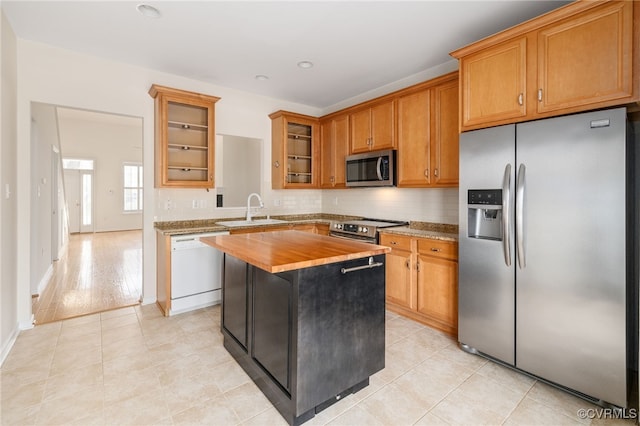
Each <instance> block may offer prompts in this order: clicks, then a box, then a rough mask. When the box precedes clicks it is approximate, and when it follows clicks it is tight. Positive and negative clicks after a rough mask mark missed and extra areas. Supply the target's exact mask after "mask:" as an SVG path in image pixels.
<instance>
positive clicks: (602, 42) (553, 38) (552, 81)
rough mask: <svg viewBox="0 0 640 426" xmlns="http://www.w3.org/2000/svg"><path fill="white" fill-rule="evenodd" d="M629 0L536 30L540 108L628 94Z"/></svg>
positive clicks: (592, 102) (546, 109)
mask: <svg viewBox="0 0 640 426" xmlns="http://www.w3.org/2000/svg"><path fill="white" fill-rule="evenodd" d="M632 58H633V2H631V1H622V2H611V3H607V4H604V5H602V6H600V7H598V8H595V9H593V10H591V11H589V12H586V13H583V14H579V15H577V16H574V17H571V18H568V19H565V20H564V21H560V22H559V23H557V24H553V25H549V26H547V27H545V28H543V29H541V30H540V31H539V32H538V64H537V71H538V88H539V92H538V107H537V111H538V112H540V113H543V112H549V111H556V110H561V109H566V108H572V107H577V106H581V105H590V107H596V106H597V105H596V104H598V103H601V102H606V101H611V100H616V99H624V98H627V97H629V98H631V97H632V95H633V81H632V71H633V70H632V67H633V64H632Z"/></svg>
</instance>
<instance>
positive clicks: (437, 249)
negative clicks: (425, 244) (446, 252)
mask: <svg viewBox="0 0 640 426" xmlns="http://www.w3.org/2000/svg"><path fill="white" fill-rule="evenodd" d="M431 251H442V249H439V248H436V247H431Z"/></svg>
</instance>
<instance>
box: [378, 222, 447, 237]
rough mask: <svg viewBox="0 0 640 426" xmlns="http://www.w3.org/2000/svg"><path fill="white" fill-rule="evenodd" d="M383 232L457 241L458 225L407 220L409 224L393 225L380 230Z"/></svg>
mask: <svg viewBox="0 0 640 426" xmlns="http://www.w3.org/2000/svg"><path fill="white" fill-rule="evenodd" d="M380 232H381V233H385V234H396V235H407V236H409V237H420V238H432V239H434V240H443V241H455V242H457V241H458V225H449V224H444V223H431V222H413V221H411V222H409V226H394V227H391V228H384V229H381V230H380Z"/></svg>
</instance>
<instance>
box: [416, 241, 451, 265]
mask: <svg viewBox="0 0 640 426" xmlns="http://www.w3.org/2000/svg"><path fill="white" fill-rule="evenodd" d="M418 253H421V254H424V255H428V256H436V257H443V258H447V259H453V260H457V259H458V243H454V242H450V241H442V240H433V239H429V238H420V239H418Z"/></svg>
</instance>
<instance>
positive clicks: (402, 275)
mask: <svg viewBox="0 0 640 426" xmlns="http://www.w3.org/2000/svg"><path fill="white" fill-rule="evenodd" d="M412 268H413V260H412V255H411V252H410V251H404V250H392V251H391V252H390V253H387V269H386V272H385V273H386V288H387V300H388V301H389V302H391V303H393V304H396V305H399V306H403V307H405V308H408V309H415V308H416V298H415V295H414V293H415V291H414V287H415V286H414V285H413V283H412V280H411V275H412V274H411V271H412Z"/></svg>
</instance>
